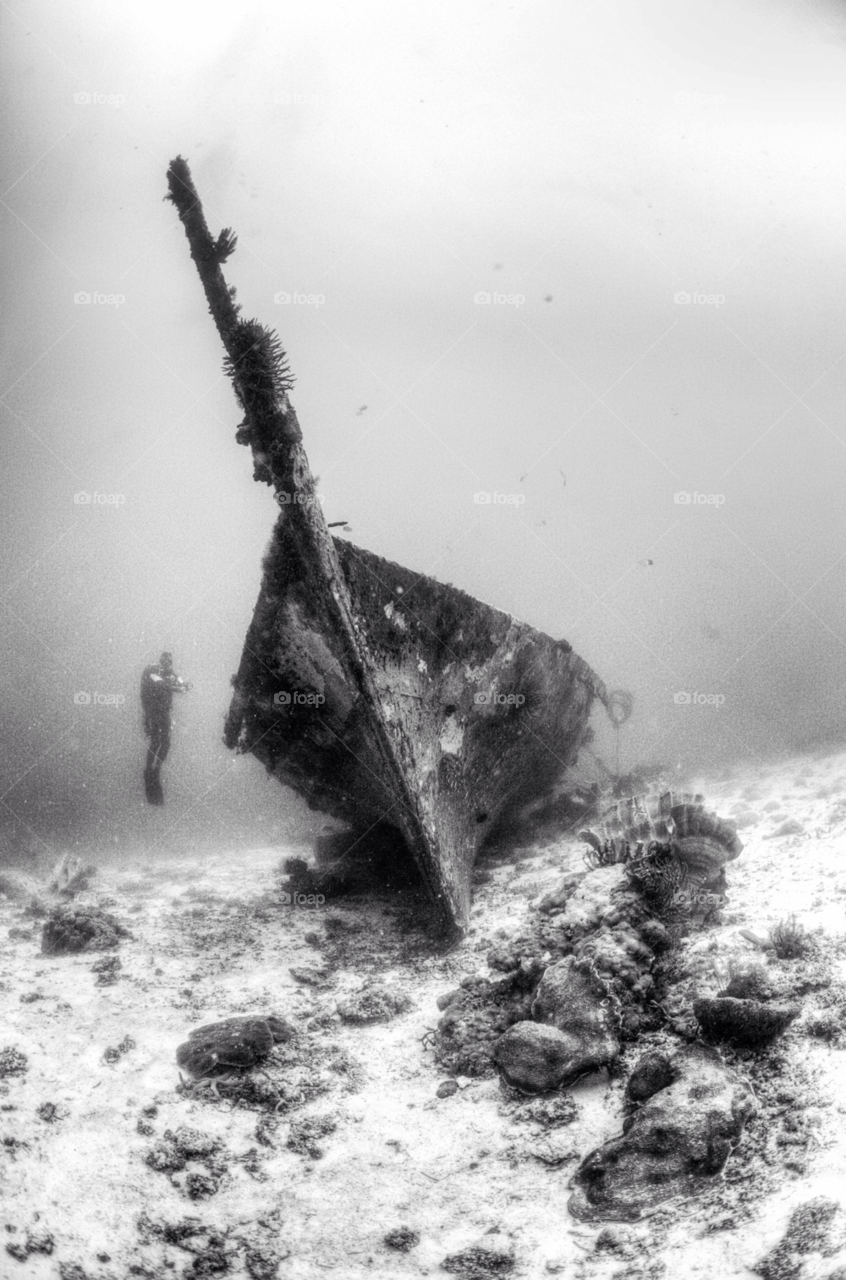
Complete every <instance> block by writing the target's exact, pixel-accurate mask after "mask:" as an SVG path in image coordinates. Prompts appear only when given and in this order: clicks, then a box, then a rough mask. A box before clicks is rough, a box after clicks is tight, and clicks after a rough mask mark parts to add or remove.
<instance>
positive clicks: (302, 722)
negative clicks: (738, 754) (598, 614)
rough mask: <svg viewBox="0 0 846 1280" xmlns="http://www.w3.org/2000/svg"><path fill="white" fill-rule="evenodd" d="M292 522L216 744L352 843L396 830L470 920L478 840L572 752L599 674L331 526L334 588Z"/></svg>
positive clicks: (448, 904)
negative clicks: (339, 826) (343, 602)
mask: <svg viewBox="0 0 846 1280" xmlns="http://www.w3.org/2000/svg"><path fill="white" fill-rule="evenodd" d="M297 524H298V520H297V513H296V512H293V511H292V512H290V513H287V512H286V513H285V514H283V516H282V517H281V519H280V522H279V525H278V526H277V529H276V531H275V534H274V538H273V543H272V546H271V549H270V551H269V553H268V556H267V558H266V561H265V575H264V581H263V584H262V588H261V594H260V596H259V600H258V603H257V605H256V610H255V615H254V618H253V622H252V625H251V627H250V630H249V633H248V635H247V638H246V642H245V645H244V651H243V656H242V660H241V665H240V668H239V671H238V674H237V676H236V678H235V682H234V684H235V695H234V697H233V700H232V706H231V709H230V712H229V716H228V719H227V724H226V742H227V743H228V745H229V746H231V747H237V748H239V749H240V750H243V751H250V752H252V753H253V754H254V755H255V756H257V757H258V758H259V759H260V760H262V762H263V763H264V764H265V766H266V767H267V768H268V769H269V770H270V771H271V772H272V773H273V774H274V776H275V777H276V778H278V780H279V781H280V782H281V783H284V784H286V785H287V786H290V787H292V788H293V789H294V790H295V791H297V792H298V793H299V794H300V795H302V796H303V797H304V798H305V799H306V800H307V802H308V803H309V804H310V805H311V806H312V807H313V808H315V809H318V810H321V811H323V812H325V813H328V814H331V815H332V816H333V817H335V818H338V819H341V820H342V821H344V822H346V823H347V824H348V825H349V826H350V827H351V828H352V831H353V833H354V834H356V833H357V834H358V835H359V836H360V837H361V838H362V841H363V842H364V841H365V840H366V837H367V833H368V832H370V831H371V830H372V829H373V828H381V827H383V826H384V825H385V824H387V825H388V826H392V827H394V828H396V829H397V830H398V831H399V832H400V833H401V834H402V836H403V838H404V841H405V843H406V845H407V847H408V848H409V850H410V851H411V852H412V854H414V855H415V858H416V861H417V863H418V866H419V867H420V870H421V871H422V873H423V876H424V879H425V881H426V883H427V885H428V887H429V890H430V892H431V895H432V897H433V899H434V900H435V902H436V903H437V904H438V905H439V907H440V908H441V914H442V916H443V918H444V921H445V923H446V924H448V925H449V926H453V927H454V926H458V927H459V928H460V927H463V926H464V924H465V923H466V921H467V917H468V913H469V906H470V876H471V871H472V867H473V863H474V861H475V858H476V855H477V853H478V850H479V848H480V846H481V845H482V843H483V842H484V840H485V839H486V838H487V836H488V834H489V833H490V832H491V831H492V830H493V829H494V828H495V826H496V824H497V822H498V820H499V819H500V818H501V816H502V815H503V814H504V813H506V812H508V811H509V810H510V809H511V808H512V806H515V805H517V804H523V803H525V802H526V801H528V800H531V799H533V798H534V797H536V796H539V795H541V794H543V793H544V792H545V791H547V790H548V789H549V788H550V787H551V786H552V785H553V784H554V783H555V782H556V781H557V780H558V779H559V778H560V777H561V776H562V774H563V772H564V771H565V770H566V769H567V768H568V767H569V766H570V765H571V764H572V763H574V761H575V759H576V757H577V755H578V752H579V749H580V747H581V745H582V743H583V742H584V740H585V734H586V730H587V723H588V717H589V715H590V710H591V706H592V704H593V701H594V699H595V697H597V696H600V697H601V696H603V694H604V689H603V687H602V685H601V684H600V682H599V681H598V680H597V678H596V677H595V676H594V675H593V673H592V672H591V670H590V669H589V667H588V666H587V665H586V664H585V663H584V662H583V661H582V660H581V659H580V658H579V657H577V655H576V654H575V653H573V651H572V649H571V648H570V646H569V645H567V644H565V643H562V642H556V641H554V640H552V639H550V637H549V636H546V635H543V634H542V633H540V632H538V631H535V630H534V629H533V628H531V627H529V626H527V625H526V624H524V623H521V622H518V621H516V620H515V619H514V618H511V617H509V616H508V615H507V614H505V613H502V612H500V611H499V610H497V609H493V608H491V607H490V606H489V605H486V604H483V603H481V602H480V601H478V600H474V599H473V598H472V597H471V596H469V595H467V594H465V593H464V592H462V591H459V590H457V589H456V588H454V587H451V586H447V585H444V584H442V583H439V582H436V581H434V580H433V579H432V578H429V577H424V576H421V575H419V574H415V573H412V572H411V571H410V570H408V569H405V568H403V567H401V566H400V565H396V564H393V563H391V562H390V561H388V560H384V559H382V558H381V557H379V556H376V555H374V554H373V553H371V552H368V551H364V550H362V549H361V548H359V547H355V546H353V545H352V544H350V543H349V542H346V541H343V540H341V539H333V540H332V548H333V553H334V556H335V557H336V559H337V566H338V570H337V576H336V578H335V581H334V584H333V587H332V589H331V590H330V589H329V588H328V586H327V584H326V583H324V582H322V581H321V579H320V577H319V574H318V573H317V566H316V565H315V564H314V563H313V562H311V561H310V560H309V559H308V558H307V557H306V558H305V559H304V558H303V557H302V555H301V553H300V550H299V541H300V539H299V538H298V536H297V533H298V530H297V527H296V526H297ZM339 595H340V596H342V597H346V599H347V601H348V608H349V615H350V618H351V620H352V634H351V635H350V634H347V633H345V632H344V630H342V629H341V628H339V627H338V626H337V624H336V621H335V619H334V617H333V614H334V612H335V605H336V602H337V598H338V596H339ZM362 674H363V675H364V676H365V678H366V682H365V684H364V685H363V684H362V680H361V678H360V677H361V675H362Z"/></svg>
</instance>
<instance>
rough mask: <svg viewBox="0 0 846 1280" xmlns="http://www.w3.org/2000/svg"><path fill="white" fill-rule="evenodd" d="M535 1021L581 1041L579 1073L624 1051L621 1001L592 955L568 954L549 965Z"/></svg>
mask: <svg viewBox="0 0 846 1280" xmlns="http://www.w3.org/2000/svg"><path fill="white" fill-rule="evenodd" d="M532 1017H533V1018H534V1020H535V1022H542V1023H546V1024H547V1025H548V1026H552V1027H556V1028H557V1029H558V1030H559V1031H563V1032H564V1033H565V1034H566V1035H567V1036H569V1037H570V1038H571V1039H572V1040H574V1041H577V1042H578V1044H579V1046H580V1049H579V1055H578V1056H579V1058H580V1060H581V1062H582V1063H583V1064H584V1065H583V1067H582V1069H581V1070H580V1071H579V1072H578V1074H580V1075H581V1074H583V1073H584V1071H588V1070H596V1069H597V1068H598V1067H600V1066H607V1065H608V1064H609V1063H611V1062H613V1061H614V1059H615V1058H616V1057H617V1055H618V1054H619V1052H620V1042H619V1038H618V1032H619V1026H620V1002H619V1000H618V999H617V997H616V996H615V995H614V994H613V992H612V990H611V987H610V986H609V984H608V982H606V981H605V979H604V978H603V977H602V976H601V975H600V974H599V972H598V971H597V969H596V967H595V966H594V964H593V962H592V960H590V959H589V958H583V959H576V957H575V956H565V958H564V959H563V960H559V961H557V962H556V963H555V964H551V965H549V967H548V968H547V969H546V970H545V972H544V975H543V977H542V978H541V980H540V983H539V984H538V989H537V993H536V995H535V999H534V1002H533V1004H532Z"/></svg>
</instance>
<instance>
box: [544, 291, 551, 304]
mask: <svg viewBox="0 0 846 1280" xmlns="http://www.w3.org/2000/svg"><path fill="white" fill-rule="evenodd" d="M544 302H552V294H551V293H548V294H547V295H546V297H545V298H544Z"/></svg>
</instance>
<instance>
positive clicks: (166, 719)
mask: <svg viewBox="0 0 846 1280" xmlns="http://www.w3.org/2000/svg"><path fill="white" fill-rule="evenodd" d="M188 688H189V686H188V685H187V684H186V683H185V682H184V681H183V680H180V678H179V676H178V675H177V674H176V672H175V671H174V670H173V668H172V667H170V668H168V667H165V666H163V665H162V663H161V662H156V663H154V664H153V665H152V666H150V667H145V669H144V673H143V675H142V676H141V710H142V713H143V716H144V732H145V733H146V735H147V737H148V738H149V739H150V746H149V748H148V750H147V764H146V767H145V769H144V790H145V792H146V794H147V799H148V801H149V802H150V804H164V793H163V792H162V784H161V778H160V777H159V774H160V771H161V767H162V764H163V763H164V761H165V760H166V759H167V753H168V751H169V750H170V709H171V706H172V704H173V695H174V693H185V692H187V690H188Z"/></svg>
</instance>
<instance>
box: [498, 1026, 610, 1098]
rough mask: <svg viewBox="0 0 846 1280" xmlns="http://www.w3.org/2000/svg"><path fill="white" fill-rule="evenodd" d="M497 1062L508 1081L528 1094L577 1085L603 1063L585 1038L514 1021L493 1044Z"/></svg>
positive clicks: (550, 1028)
mask: <svg viewBox="0 0 846 1280" xmlns="http://www.w3.org/2000/svg"><path fill="white" fill-rule="evenodd" d="M494 1061H495V1062H496V1064H497V1066H498V1067H499V1069H500V1071H501V1072H502V1074H503V1076H504V1078H505V1080H506V1081H507V1083H508V1084H510V1085H513V1086H514V1088H516V1089H522V1090H523V1091H524V1092H525V1093H546V1092H548V1091H549V1090H550V1089H559V1088H561V1087H562V1086H567V1085H571V1084H574V1083H575V1082H576V1080H578V1079H579V1078H580V1077H581V1076H583V1075H586V1074H587V1073H588V1072H590V1071H595V1070H597V1069H598V1068H599V1067H600V1066H602V1065H603V1063H602V1062H599V1061H597V1060H596V1058H595V1057H594V1056H592V1055H591V1052H590V1050H588V1051H586V1048H585V1042H584V1038H583V1037H581V1036H579V1035H573V1034H571V1033H569V1032H565V1031H559V1030H558V1028H557V1027H552V1026H548V1025H546V1024H545V1023H542V1022H515V1024H514V1026H513V1027H509V1028H508V1030H507V1031H506V1032H505V1034H504V1035H502V1036H500V1038H499V1039H498V1040H497V1042H496V1044H495V1045H494Z"/></svg>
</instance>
